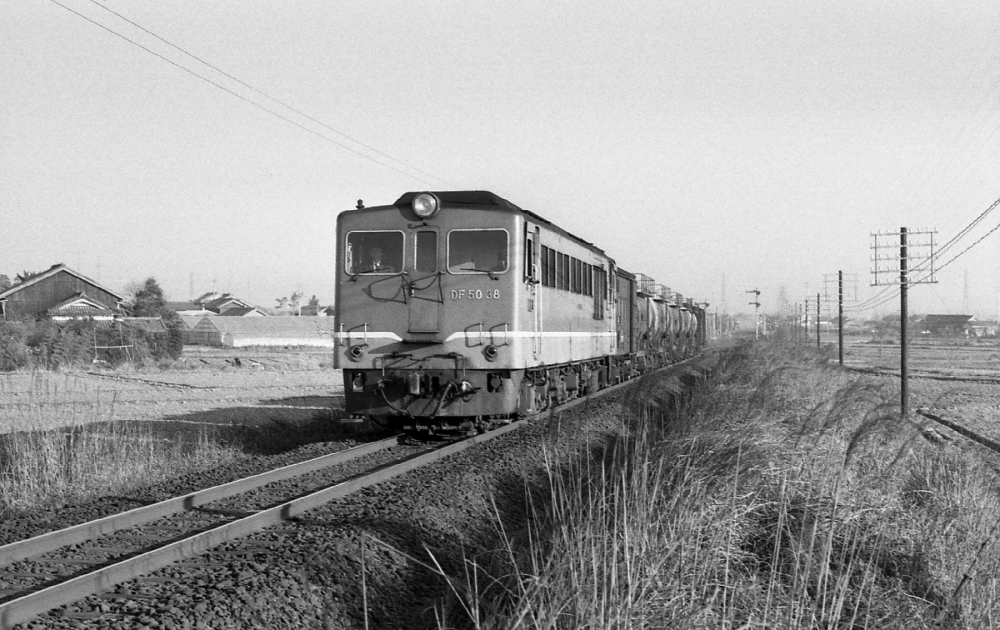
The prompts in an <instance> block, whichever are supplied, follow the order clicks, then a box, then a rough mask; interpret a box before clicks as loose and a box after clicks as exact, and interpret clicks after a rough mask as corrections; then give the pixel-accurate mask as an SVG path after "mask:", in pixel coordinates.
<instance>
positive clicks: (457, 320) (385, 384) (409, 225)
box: [334, 191, 707, 435]
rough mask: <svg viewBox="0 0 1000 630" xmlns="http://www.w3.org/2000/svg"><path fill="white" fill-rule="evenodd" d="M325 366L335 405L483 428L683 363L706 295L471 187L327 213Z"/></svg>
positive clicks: (416, 427)
mask: <svg viewBox="0 0 1000 630" xmlns="http://www.w3.org/2000/svg"><path fill="white" fill-rule="evenodd" d="M337 239H338V240H337V243H338V256H337V263H336V302H335V318H336V319H335V333H334V344H335V347H334V367H335V368H337V369H341V370H343V378H344V393H345V407H346V411H347V412H348V413H349V414H350V415H351V416H352V417H353V418H356V419H368V420H372V421H375V422H377V423H380V424H383V425H386V426H390V425H391V426H393V427H395V428H402V429H406V430H409V431H411V432H422V433H427V434H438V435H453V434H456V433H458V434H461V433H467V432H474V431H485V430H488V429H489V428H491V427H493V426H496V425H498V424H506V423H510V422H512V421H514V420H516V419H518V418H522V417H527V416H530V415H533V414H535V413H538V412H540V411H543V410H546V409H549V408H551V407H553V406H555V405H558V404H560V403H563V402H566V401H568V400H571V399H573V398H578V397H581V396H586V395H588V394H590V393H593V392H596V391H598V390H601V389H603V388H605V387H608V386H611V385H614V384H617V383H621V382H623V381H625V380H628V379H631V378H635V377H636V376H639V375H641V374H644V373H647V372H650V371H652V370H656V369H658V368H660V367H663V366H666V365H669V364H671V363H675V362H677V361H681V360H683V359H685V358H687V357H690V356H691V355H693V354H694V353H695V352H697V351H698V349H699V348H700V347H701V346H702V345H704V343H705V308H704V307H705V306H707V305H705V304H696V303H695V302H694V301H693V300H691V299H685V298H684V297H683V296H681V295H680V294H677V293H672V292H671V291H670V289H668V288H666V287H664V286H663V285H660V284H656V283H655V282H653V280H652V279H651V278H649V277H647V276H645V275H642V274H634V273H630V272H628V271H625V270H624V269H622V268H620V267H618V265H617V264H616V263H615V261H614V259H612V258H610V257H609V256H608V255H607V254H605V252H604V251H603V250H602V249H600V248H599V247H596V246H595V245H593V244H591V243H589V242H587V241H585V240H583V239H581V238H578V237H576V236H574V235H573V234H571V233H569V232H568V231H566V230H564V229H562V228H560V227H559V226H557V225H554V224H553V223H551V222H549V221H546V220H545V219H543V218H542V217H540V216H539V215H537V214H535V213H533V212H529V211H527V210H523V209H522V208H519V207H518V206H516V205H514V204H513V203H511V202H509V201H507V200H506V199H503V198H501V197H499V196H497V195H495V194H493V193H490V192H486V191H464V192H409V193H406V194H404V195H403V196H402V197H400V198H399V199H398V200H396V202H395V203H393V204H390V205H385V206H378V207H368V208H366V207H364V204H363V203H362V202H361V201H359V202H358V206H357V209H354V210H348V211H345V212H342V213H341V214H340V215H339V216H338V218H337Z"/></svg>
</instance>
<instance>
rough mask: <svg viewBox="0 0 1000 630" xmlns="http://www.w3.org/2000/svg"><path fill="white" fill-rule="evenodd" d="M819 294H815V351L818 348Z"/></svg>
mask: <svg viewBox="0 0 1000 630" xmlns="http://www.w3.org/2000/svg"><path fill="white" fill-rule="evenodd" d="M819 331H820V329H819V293H817V294H816V349H817V350H818V349H819V348H820V344H819Z"/></svg>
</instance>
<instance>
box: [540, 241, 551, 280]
mask: <svg viewBox="0 0 1000 630" xmlns="http://www.w3.org/2000/svg"><path fill="white" fill-rule="evenodd" d="M550 251H552V250H551V249H549V248H548V247H546V246H545V245H542V286H543V287H550V286H552V285H551V284H549V252H550Z"/></svg>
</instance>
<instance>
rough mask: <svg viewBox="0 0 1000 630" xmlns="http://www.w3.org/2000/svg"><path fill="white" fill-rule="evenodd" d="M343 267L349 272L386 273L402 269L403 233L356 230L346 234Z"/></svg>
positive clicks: (397, 271)
mask: <svg viewBox="0 0 1000 630" xmlns="http://www.w3.org/2000/svg"><path fill="white" fill-rule="evenodd" d="M344 252H345V260H344V269H345V270H346V271H347V273H350V274H375V275H388V274H393V273H399V272H400V271H402V270H403V233H402V232H396V231H364V232H361V231H358V232H349V233H348V234H347V247H345V248H344Z"/></svg>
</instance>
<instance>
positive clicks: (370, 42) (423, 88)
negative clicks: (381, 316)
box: [0, 0, 1000, 318]
mask: <svg viewBox="0 0 1000 630" xmlns="http://www.w3.org/2000/svg"><path fill="white" fill-rule="evenodd" d="M58 3H59V4H57V2H56V1H55V0H0V64H2V65H0V86H2V89H0V116H2V118H0V121H2V124H0V273H5V274H7V275H9V276H10V277H11V278H13V277H14V275H15V274H17V273H19V272H21V271H24V270H28V271H41V270H44V269H46V268H48V267H50V266H51V265H53V264H55V263H59V262H62V263H66V264H67V265H69V266H70V267H72V268H74V269H77V270H78V271H80V272H81V273H84V274H85V275H88V276H90V277H92V278H94V279H95V280H99V281H100V282H101V283H102V284H105V285H107V286H109V287H111V288H113V289H118V290H122V289H124V288H125V287H126V286H127V285H128V284H129V283H132V282H136V281H140V280H142V279H144V278H146V277H148V276H154V277H155V278H156V279H157V280H158V281H159V282H160V284H161V286H162V287H163V288H164V289H165V291H166V293H167V294H168V297H169V298H170V299H175V300H182V299H189V298H191V297H193V296H197V295H200V294H201V293H204V292H206V291H210V290H213V289H215V290H218V291H229V292H232V293H235V294H237V295H239V296H241V297H246V298H247V299H249V300H250V301H252V302H254V303H257V304H259V305H262V306H266V307H270V306H274V305H275V304H276V302H275V299H276V298H278V297H281V296H285V295H288V294H289V293H291V292H292V291H293V290H296V289H298V290H302V291H303V292H305V294H306V296H307V297H308V296H310V295H313V294H315V295H317V296H318V297H319V298H320V300H321V302H323V303H329V302H330V301H332V299H333V285H334V278H333V269H334V258H333V256H334V247H335V236H334V227H335V221H336V215H337V213H338V212H340V211H343V210H347V209H350V208H353V207H354V205H355V203H356V202H357V200H358V199H364V201H365V203H366V205H379V204H383V203H391V202H392V201H394V200H395V199H396V198H398V197H399V196H400V194H402V193H403V192H406V191H409V190H428V189H429V190H450V189H483V190H491V191H493V192H495V193H497V194H499V195H500V196H502V197H505V198H507V199H509V200H510V201H512V202H514V203H515V204H517V205H519V206H521V207H523V208H525V209H528V210H532V211H534V212H536V213H538V214H540V215H542V216H544V217H546V218H547V219H549V220H551V221H553V222H555V223H556V224H558V225H561V226H562V227H564V228H566V229H568V230H569V231H571V232H573V233H575V234H577V235H579V236H581V237H583V238H585V239H587V240H589V241H592V242H594V243H595V244H597V245H598V246H601V247H603V248H604V249H605V251H607V252H608V253H609V254H610V255H611V256H612V257H614V258H616V259H617V260H618V261H619V264H620V265H621V266H622V267H624V268H626V269H628V270H630V271H635V272H643V273H646V274H648V275H650V276H653V277H654V278H655V279H656V280H657V281H659V282H662V283H664V284H666V285H668V286H670V287H671V288H673V289H674V290H675V291H680V292H682V293H684V294H685V295H690V296H692V297H696V298H699V299H702V300H707V301H709V302H711V303H712V304H713V307H714V306H722V304H723V303H725V304H726V305H727V306H728V310H729V311H730V312H734V311H739V310H746V309H747V308H748V307H747V302H748V301H749V300H750V296H749V295H747V294H746V290H748V289H752V288H755V287H757V288H759V289H760V290H761V291H762V292H763V293H762V296H761V297H762V301H763V302H764V305H765V307H767V308H768V309H769V310H776V309H778V307H779V303H778V296H779V295H780V294H781V291H782V289H783V290H784V294H785V295H786V296H787V298H788V300H789V301H790V302H801V301H803V299H804V298H805V297H806V295H815V293H817V292H822V291H823V289H824V284H823V283H824V276H825V275H826V274H835V273H836V272H837V270H844V271H845V273H849V274H855V275H856V277H857V279H858V287H859V289H858V295H859V297H860V298H862V299H866V298H868V297H870V296H873V295H875V293H876V291H875V290H874V289H871V288H869V286H868V285H869V283H870V280H871V274H870V270H871V264H872V263H871V262H870V257H871V249H870V248H871V245H872V238H871V236H870V233H871V232H875V231H893V230H898V229H899V227H901V226H907V227H909V228H911V229H923V228H928V229H937V231H938V233H937V236H936V240H937V242H938V243H939V244H944V243H946V242H948V241H949V240H950V239H952V238H953V237H955V236H957V235H958V234H959V233H960V232H961V231H962V230H963V228H965V227H966V226H968V225H969V224H971V223H972V222H973V221H974V220H975V219H976V218H977V217H978V216H980V215H981V214H982V213H983V212H984V211H986V210H987V209H988V208H989V207H990V206H991V204H992V203H993V202H994V201H996V200H997V199H998V198H1000V133H998V129H1000V32H998V26H1000V3H998V2H996V0H978V1H977V0H970V1H963V2H958V3H956V2H951V1H941V2H931V1H926V0H898V1H879V2H871V1H864V2H862V1H844V2H836V1H835V2H810V1H806V2H803V1H801V0H787V1H779V0H767V1H753V0H749V1H748V0H741V1H731V2H713V1H711V0H697V1H695V0H690V1H686V2H669V1H662V0H661V1H656V2H628V1H623V0H615V1H613V2H566V1H561V2H544V3H543V2H507V1H503V0H491V1H490V2H468V1H455V2H439V1H424V2H378V1H365V2H343V1H342V2H327V1H315V2H293V1H282V2H278V1H276V0H271V1H268V2H247V1H246V0H243V1H240V2H203V1H199V2H186V1H175V2H166V3H165V2H126V1H125V0H107V1H106V2H101V3H97V2H94V1H91V0H58ZM60 4H62V5H64V6H65V7H68V8H69V9H72V10H73V11H76V12H77V13H79V14H81V15H82V16H85V18H86V19H85V18H84V17H81V15H77V14H74V13H72V12H70V11H69V10H67V9H66V8H64V7H63V6H60ZM109 10H110V11H114V12H117V13H119V14H121V16H124V17H125V18H127V19H128V20H131V21H132V22H134V23H135V24H137V25H139V26H141V27H142V29H146V31H148V32H144V31H143V30H141V29H140V28H137V27H136V26H135V25H133V24H130V23H129V22H127V21H124V20H123V19H121V18H120V17H118V16H116V15H114V14H113V13H111V12H109ZM88 20H92V21H93V22H97V23H98V24H100V25H103V26H104V27H106V28H107V29H110V30H111V31H114V32H116V33H119V34H121V35H122V36H125V37H127V38H129V39H131V40H133V41H134V42H135V43H137V44H140V45H141V46H144V47H145V48H147V49H149V51H152V52H154V53H156V54H158V55H161V56H162V57H165V58H166V59H167V60H169V62H168V61H166V60H164V59H163V58H160V57H157V56H155V55H154V54H151V52H148V51H147V50H143V49H142V48H140V47H138V46H136V45H135V44H133V43H129V42H128V41H125V40H124V39H122V38H120V37H118V36H117V35H115V34H113V33H112V32H109V30H106V29H105V28H102V27H101V26H98V25H95V24H94V23H92V22H90V21H88ZM154 34H155V36H154ZM156 36H159V37H160V38H163V40H166V41H167V42H170V43H171V44H173V45H175V46H177V47H179V48H181V49H183V50H184V51H186V52H187V53H190V54H191V55H193V56H194V57H197V58H198V59H201V60H203V61H205V62H208V63H209V64H211V65H212V66H215V68H218V69H219V70H222V71H224V72H225V73H227V74H228V75H231V77H235V79H237V80H238V81H237V80H234V79H233V78H231V77H230V76H226V75H224V74H221V73H220V72H219V71H217V70H215V69H212V68H210V67H208V66H205V65H203V64H202V63H200V62H199V61H198V60H197V59H195V58H193V57H191V56H187V55H185V54H184V53H183V52H181V51H179V50H178V49H177V48H173V47H171V46H170V45H168V44H167V43H165V42H164V41H162V40H160V39H157V37H156ZM185 69H187V70H190V71H191V72H194V73H197V74H199V75H201V76H203V77H205V78H206V79H209V80H210V81H211V82H212V83H209V82H207V81H205V80H202V79H200V78H198V77H196V76H194V75H193V74H191V73H189V72H188V71H186V70H185ZM213 83H214V85H213ZM250 86H252V87H250ZM227 90H228V91H227ZM286 106H291V107H292V108H294V109H289V108H288V107H286ZM264 108H266V109H268V110H271V112H273V113H269V112H268V111H265V109H264ZM279 116H280V117H279ZM998 224H1000V210H998V211H994V212H993V213H991V214H989V215H987V216H986V218H985V219H984V220H983V222H982V223H981V224H979V225H978V226H977V227H975V228H974V229H973V230H972V231H971V232H969V233H968V234H967V235H965V236H963V237H962V238H961V239H960V240H959V241H957V242H956V244H955V245H954V246H953V247H952V248H951V249H950V250H948V251H947V252H945V253H943V254H942V255H941V259H940V261H939V264H944V263H947V262H948V261H949V260H950V259H952V258H953V257H954V256H955V255H956V254H960V253H961V251H962V250H964V249H965V248H966V247H968V246H970V245H972V244H973V243H974V242H975V241H976V240H977V239H978V238H980V237H982V236H984V235H985V234H986V233H987V232H988V231H989V230H991V229H993V228H994V227H996V226H997V225H998ZM891 253H892V252H891V250H887V251H886V253H885V255H890V254H891ZM938 279H939V283H938V284H936V285H928V286H920V287H916V288H914V290H913V291H912V292H911V307H912V310H914V311H921V312H926V311H930V312H964V311H965V310H966V309H968V310H969V311H971V312H974V313H977V314H979V315H981V316H982V317H989V318H995V317H996V316H997V310H998V308H1000V296H998V291H1000V231H998V233H996V234H993V235H991V236H989V237H987V238H985V240H983V241H982V242H981V243H979V244H978V245H976V246H975V247H973V248H972V249H971V250H969V251H968V252H967V253H965V254H962V255H961V256H960V257H959V258H957V259H955V261H954V263H952V264H949V265H948V266H947V267H946V268H944V269H943V270H942V271H941V273H940V274H938ZM723 287H725V294H723ZM897 307H898V301H892V302H889V303H887V304H885V305H883V306H882V307H881V308H880V311H881V312H883V313H887V312H892V311H894V310H895V309H896V308H897Z"/></svg>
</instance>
